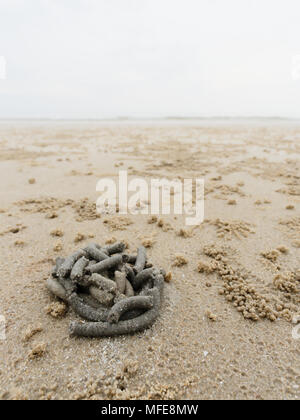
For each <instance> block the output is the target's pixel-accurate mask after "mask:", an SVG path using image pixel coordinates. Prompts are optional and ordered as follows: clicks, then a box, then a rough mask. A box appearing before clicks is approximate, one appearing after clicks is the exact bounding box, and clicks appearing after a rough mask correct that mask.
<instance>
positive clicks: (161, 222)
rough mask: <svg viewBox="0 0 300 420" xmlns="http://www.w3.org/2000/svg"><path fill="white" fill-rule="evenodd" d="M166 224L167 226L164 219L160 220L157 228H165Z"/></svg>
mask: <svg viewBox="0 0 300 420" xmlns="http://www.w3.org/2000/svg"><path fill="white" fill-rule="evenodd" d="M164 224H165V222H164V219H159V220H158V222H157V226H159V227H163V226H164Z"/></svg>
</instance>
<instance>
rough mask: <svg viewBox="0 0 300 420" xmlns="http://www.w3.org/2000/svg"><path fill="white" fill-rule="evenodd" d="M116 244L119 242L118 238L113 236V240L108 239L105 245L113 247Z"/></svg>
mask: <svg viewBox="0 0 300 420" xmlns="http://www.w3.org/2000/svg"><path fill="white" fill-rule="evenodd" d="M116 242H117V238H115V237H114V236H112V237H111V238H107V239H106V241H105V244H106V245H112V244H114V243H116Z"/></svg>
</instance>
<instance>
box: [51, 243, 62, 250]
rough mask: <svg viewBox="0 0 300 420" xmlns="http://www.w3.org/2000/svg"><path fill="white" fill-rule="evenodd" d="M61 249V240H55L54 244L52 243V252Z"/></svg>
mask: <svg viewBox="0 0 300 420" xmlns="http://www.w3.org/2000/svg"><path fill="white" fill-rule="evenodd" d="M62 249H63V244H62V242H61V241H59V242H56V244H55V245H54V247H53V251H54V252H61V251H62Z"/></svg>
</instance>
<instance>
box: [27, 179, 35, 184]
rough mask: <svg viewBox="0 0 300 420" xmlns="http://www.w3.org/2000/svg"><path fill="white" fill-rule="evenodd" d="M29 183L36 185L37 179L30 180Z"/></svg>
mask: <svg viewBox="0 0 300 420" xmlns="http://www.w3.org/2000/svg"><path fill="white" fill-rule="evenodd" d="M28 183H29V184H31V185H33V184H35V183H36V180H35V178H30V179H28Z"/></svg>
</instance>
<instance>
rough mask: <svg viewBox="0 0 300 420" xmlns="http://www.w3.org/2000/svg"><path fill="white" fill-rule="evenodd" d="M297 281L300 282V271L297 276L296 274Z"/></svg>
mask: <svg viewBox="0 0 300 420" xmlns="http://www.w3.org/2000/svg"><path fill="white" fill-rule="evenodd" d="M295 279H296V280H297V281H300V269H299V270H297V271H296V274H295Z"/></svg>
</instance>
